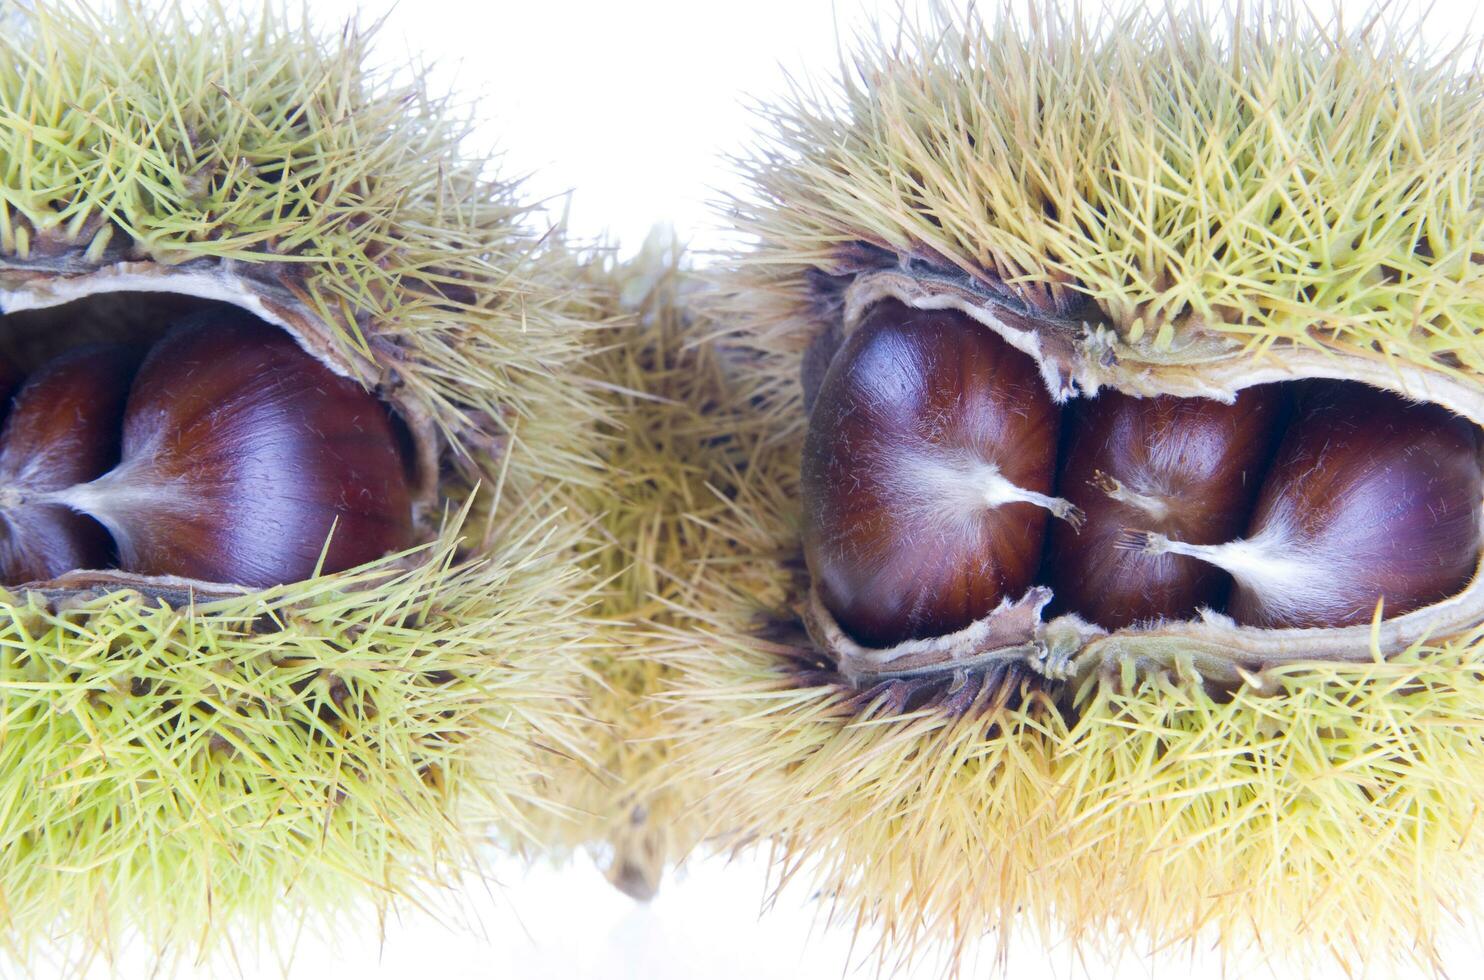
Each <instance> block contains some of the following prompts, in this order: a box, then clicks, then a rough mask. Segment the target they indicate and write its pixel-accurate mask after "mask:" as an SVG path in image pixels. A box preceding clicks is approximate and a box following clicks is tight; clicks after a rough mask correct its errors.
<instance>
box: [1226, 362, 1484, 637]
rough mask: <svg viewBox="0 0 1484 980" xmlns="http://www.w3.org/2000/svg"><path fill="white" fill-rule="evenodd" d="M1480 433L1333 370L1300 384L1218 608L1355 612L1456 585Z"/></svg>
mask: <svg viewBox="0 0 1484 980" xmlns="http://www.w3.org/2000/svg"><path fill="white" fill-rule="evenodd" d="M1480 448H1481V447H1480V434H1479V429H1478V427H1477V426H1475V425H1474V424H1473V423H1472V422H1469V421H1468V420H1466V419H1463V418H1460V417H1459V416H1457V415H1454V414H1453V413H1451V412H1449V411H1447V410H1446V409H1444V408H1442V407H1440V406H1438V405H1432V404H1422V403H1415V402H1409V401H1406V400H1405V399H1403V398H1400V397H1399V396H1397V395H1394V394H1392V393H1390V392H1386V391H1381V390H1379V389H1377V388H1372V387H1370V386H1368V385H1364V384H1358V383H1353V382H1343V381H1320V382H1312V383H1310V384H1308V385H1306V386H1305V390H1304V392H1303V396H1302V398H1301V400H1300V406H1299V410H1298V412H1297V414H1296V416H1295V418H1294V420H1293V422H1292V424H1291V425H1290V426H1289V428H1288V431H1287V434H1286V435H1285V437H1284V439H1283V442H1282V444H1281V445H1280V446H1279V448H1278V451H1277V455H1276V457H1275V458H1274V460H1273V465H1272V467H1271V469H1270V470H1269V472H1268V476H1267V478H1266V480H1265V481H1264V483H1263V486H1262V490H1261V493H1260V495H1259V497H1258V501H1257V506H1256V509H1255V510H1254V512H1253V515H1252V520H1251V522H1250V525H1249V527H1248V531H1247V535H1246V538H1247V542H1248V543H1260V544H1261V545H1262V546H1263V548H1264V551H1265V553H1266V555H1267V558H1268V565H1267V566H1265V567H1261V568H1259V569H1258V570H1257V571H1253V572H1248V573H1243V572H1242V571H1237V570H1235V569H1234V571H1236V577H1237V582H1236V585H1235V587H1234V588H1233V590H1232V595H1231V600H1230V603H1229V606H1228V611H1229V613H1230V615H1231V616H1232V618H1233V619H1235V620H1236V621H1237V622H1239V623H1243V624H1247V625H1253V626H1263V627H1270V628H1276V627H1335V626H1348V625H1354V624H1357V623H1365V622H1369V621H1370V619H1371V617H1372V616H1373V615H1374V614H1375V611H1376V604H1377V601H1378V600H1381V599H1383V598H1384V613H1383V614H1384V615H1385V616H1387V617H1391V616H1398V615H1401V614H1403V613H1406V612H1410V611H1411V610H1413V609H1417V608H1420V607H1422V606H1425V605H1429V604H1431V603H1433V602H1437V601H1439V600H1441V599H1444V598H1446V597H1447V596H1449V595H1452V594H1454V593H1456V592H1458V591H1459V590H1460V589H1462V588H1463V586H1464V585H1466V584H1467V583H1468V581H1469V579H1470V578H1471V577H1472V575H1473V574H1474V571H1475V569H1476V568H1477V566H1478V562H1479V547H1480V492H1481V487H1484V471H1481V465H1480Z"/></svg>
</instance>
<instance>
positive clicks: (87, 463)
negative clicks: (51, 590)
mask: <svg viewBox="0 0 1484 980" xmlns="http://www.w3.org/2000/svg"><path fill="white" fill-rule="evenodd" d="M139 359H140V351H139V350H137V349H136V348H133V347H127V346H122V345H106V346H91V347H80V348H76V349H74V350H71V351H68V352H67V353H65V354H62V355H61V356H59V357H57V358H55V359H53V360H52V361H50V362H48V363H47V364H45V365H43V366H42V367H41V368H40V369H39V370H38V371H37V372H36V373H35V374H33V375H32V376H31V377H30V378H29V379H28V380H27V381H26V382H25V384H24V385H23V386H22V387H21V388H20V390H19V391H18V392H17V393H16V396H15V401H14V404H13V405H12V406H11V410H10V414H9V416H8V417H7V418H6V420H5V425H4V428H3V429H0V576H3V579H4V581H6V582H10V583H19V582H31V581H39V580H43V579H51V578H55V577H57V576H58V575H61V574H63V573H65V572H69V571H72V570H73V569H78V568H102V567H104V566H106V565H107V564H108V563H109V562H110V561H111V560H112V553H113V546H112V542H110V541H109V538H108V534H107V532H105V531H104V530H103V528H102V527H101V526H99V524H98V522H97V521H95V520H93V519H92V518H90V517H86V516H84V515H82V514H79V513H76V512H75V511H73V510H71V509H69V508H68V507H67V506H66V505H64V504H63V503H60V502H58V501H57V500H56V499H55V494H56V492H57V491H60V490H64V489H65V488H67V487H71V486H73V485H74V484H77V483H81V482H84V481H86V480H91V479H93V478H95V477H97V476H99V475H101V474H103V473H104V472H106V471H107V470H108V469H109V467H111V466H113V465H114V464H115V463H117V462H118V460H119V437H120V419H121V418H122V416H123V408H124V402H125V400H126V399H127V397H128V394H129V383H130V380H131V379H132V378H133V377H134V372H135V369H136V368H137V367H138V366H139Z"/></svg>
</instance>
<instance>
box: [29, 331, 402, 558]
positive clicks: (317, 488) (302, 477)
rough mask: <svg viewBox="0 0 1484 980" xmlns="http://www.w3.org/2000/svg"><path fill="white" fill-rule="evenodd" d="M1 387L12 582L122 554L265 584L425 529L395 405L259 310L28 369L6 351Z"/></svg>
mask: <svg viewBox="0 0 1484 980" xmlns="http://www.w3.org/2000/svg"><path fill="white" fill-rule="evenodd" d="M0 403H3V405H4V412H5V415H4V423H3V428H0V578H3V580H4V582H6V583H9V584H16V583H23V582H35V581H45V580H50V579H53V578H56V577H57V576H59V575H62V574H64V573H66V572H69V571H73V570H78V569H103V568H110V567H117V568H120V569H122V570H124V571H127V572H134V573H138V574H141V575H169V576H181V577H184V578H190V579H196V580H202V581H207V582H213V583H230V584H235V585H242V586H249V587H265V586H270V585H276V584H280V583H285V582H294V581H299V580H302V579H305V578H308V577H310V576H312V575H313V574H314V573H315V571H316V569H319V570H321V571H323V572H325V573H329V572H335V571H342V570H344V569H347V568H351V567H354V566H356V565H360V564H363V563H365V562H367V561H371V560H373V559H376V558H379V557H381V556H383V555H386V554H388V553H390V552H393V551H396V550H399V549H402V548H405V547H407V546H409V545H410V544H411V543H412V542H411V538H412V503H411V501H412V490H411V482H412V481H411V474H410V473H409V464H408V460H407V458H406V455H407V454H406V451H405V449H404V448H403V447H404V443H403V441H402V439H401V432H400V431H399V430H398V428H397V425H398V423H397V421H396V420H395V418H394V417H393V416H392V414H391V412H390V411H389V409H388V408H387V407H386V406H385V405H383V404H382V403H381V402H380V401H378V400H377V399H376V398H375V397H374V396H373V395H371V394H370V393H368V392H367V391H365V390H364V389H363V388H361V387H360V386H359V385H357V384H355V383H354V382H352V381H350V380H348V379H346V378H343V377H340V376H339V375H336V374H335V373H334V372H332V371H331V370H330V369H329V368H327V367H326V366H325V365H323V364H321V363H320V362H319V361H318V360H316V359H315V358H314V357H313V356H311V355H310V354H309V353H307V352H306V351H305V350H304V349H303V348H301V347H300V346H299V344H298V343H297V342H296V341H295V340H294V339H293V338H292V337H290V336H289V335H288V334H287V333H285V332H284V331H282V330H279V329H278V328H276V327H273V326H271V325H269V324H267V323H265V322H263V321H261V320H258V319H257V318H255V317H252V316H250V315H248V314H246V313H234V312H228V311H217V310H212V311H209V312H204V313H197V314H193V315H190V316H187V317H184V318H182V319H181V320H179V321H178V322H176V323H174V324H173V325H171V326H170V327H169V329H168V330H166V332H165V333H164V335H163V336H162V337H161V338H160V339H159V340H158V341H156V342H155V343H153V344H151V345H149V346H148V347H140V346H133V345H124V344H92V345H88V346H82V347H75V348H72V349H70V350H67V351H66V352H64V353H62V354H60V355H58V356H56V357H54V358H52V359H51V360H49V361H47V362H46V363H44V364H42V365H41V366H39V367H38V368H36V369H35V370H34V371H33V372H32V373H31V374H30V375H29V376H27V377H25V378H22V377H21V372H20V371H19V370H17V369H16V367H15V365H14V364H13V363H12V362H10V361H8V360H5V359H3V358H0ZM332 531H333V533H332ZM327 543H328V544H327ZM322 559H323V561H322V563H321V560H322Z"/></svg>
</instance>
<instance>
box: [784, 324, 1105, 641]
mask: <svg viewBox="0 0 1484 980" xmlns="http://www.w3.org/2000/svg"><path fill="white" fill-rule="evenodd" d="M1059 425H1060V411H1059V409H1058V408H1057V406H1056V405H1055V404H1054V403H1053V402H1052V400H1051V397H1050V395H1049V394H1048V392H1047V390H1046V388H1045V386H1044V384H1043V383H1042V381H1041V378H1040V374H1039V372H1038V371H1037V369H1036V365H1035V363H1034V362H1033V361H1032V360H1031V358H1030V357H1028V356H1027V355H1025V354H1023V353H1021V352H1020V351H1017V350H1015V349H1014V348H1013V347H1011V346H1010V345H1009V344H1008V343H1006V342H1005V341H1004V340H1003V339H1001V338H1000V337H999V335H998V334H996V333H994V332H993V331H992V330H990V329H989V328H987V327H985V326H983V325H982V324H980V323H978V322H976V321H975V320H973V319H972V318H970V317H969V316H967V315H966V314H964V313H961V312H958V311H955V310H916V309H911V308H909V307H907V306H906V305H905V304H903V303H901V302H898V301H896V300H888V301H883V302H880V303H878V304H877V305H876V306H875V307H874V308H873V309H872V310H871V311H870V312H868V313H867V315H866V316H865V317H864V319H863V320H862V321H861V323H860V324H859V325H858V327H857V329H856V330H855V332H854V333H852V334H851V335H850V336H849V337H848V338H847V339H846V341H845V343H844V344H843V345H842V346H841V348H840V350H839V351H838V352H837V353H836V354H835V357H834V358H833V360H832V361H831V363H830V366H829V368H828V370H827V371H826V372H825V375H824V379H823V381H822V382H821V384H820V387H819V392H818V395H817V397H816V400H815V403H814V407H813V410H812V412H811V414H810V418H809V428H808V432H807V434H806V436H805V442H804V454H803V471H802V477H803V505H804V535H803V537H804V557H805V560H806V562H807V563H808V566H809V570H810V572H811V574H812V576H813V580H814V583H815V587H816V589H817V590H818V594H819V597H820V600H821V601H822V602H823V604H824V606H825V608H827V609H828V610H829V611H830V613H831V614H832V615H833V616H834V617H835V619H836V621H837V622H838V623H839V624H840V626H841V627H842V628H843V629H844V630H846V631H847V632H848V633H850V634H851V635H852V636H854V637H855V639H856V640H857V641H859V642H860V643H862V644H866V645H868V646H876V647H885V646H890V645H892V644H896V643H899V642H902V641H904V640H909V639H915V638H924V637H931V636H939V635H942V634H945V633H950V632H953V631H956V630H959V629H962V628H964V627H966V626H968V625H969V624H970V623H972V622H973V621H974V620H976V619H979V618H981V617H983V616H984V615H986V614H987V613H989V612H990V611H991V610H992V609H994V607H995V606H996V605H997V604H999V602H1000V601H1001V600H1003V599H1005V598H1019V597H1020V595H1021V594H1022V593H1024V592H1025V590H1026V589H1027V588H1028V587H1029V586H1030V585H1031V582H1032V579H1033V577H1034V576H1035V574H1036V572H1037V570H1038V569H1039V566H1040V561H1041V549H1042V544H1043V541H1044V538H1045V530H1046V519H1047V517H1046V515H1047V513H1048V512H1050V513H1052V514H1055V515H1056V516H1058V517H1061V518H1063V519H1066V520H1069V521H1076V520H1079V519H1080V515H1079V514H1078V512H1077V510H1076V508H1075V507H1074V506H1072V505H1071V504H1070V503H1068V502H1067V501H1065V500H1061V499H1059V498H1055V497H1051V496H1049V494H1050V491H1051V484H1052V479H1053V476H1054V474H1055V468H1056V446H1057V438H1058V428H1059Z"/></svg>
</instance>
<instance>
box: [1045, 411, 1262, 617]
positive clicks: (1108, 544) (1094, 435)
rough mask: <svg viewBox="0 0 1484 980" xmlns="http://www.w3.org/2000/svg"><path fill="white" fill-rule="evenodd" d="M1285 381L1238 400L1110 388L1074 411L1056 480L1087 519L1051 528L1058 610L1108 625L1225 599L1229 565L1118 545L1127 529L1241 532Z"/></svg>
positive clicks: (1185, 536) (1207, 536) (1208, 540)
mask: <svg viewBox="0 0 1484 980" xmlns="http://www.w3.org/2000/svg"><path fill="white" fill-rule="evenodd" d="M1285 401H1286V399H1285V398H1284V397H1283V394H1282V389H1281V386H1279V385H1271V384H1270V385H1259V386H1256V387H1253V388H1248V389H1246V390H1244V391H1242V392H1241V393H1240V394H1239V395H1238V397H1237V398H1236V400H1235V401H1234V402H1233V403H1231V404H1224V403H1222V402H1218V401H1215V400H1212V399H1208V398H1176V397H1173V396H1169V395H1164V396H1160V397H1154V398H1135V397H1133V396H1131V395H1125V394H1123V393H1121V392H1118V391H1104V392H1103V393H1101V394H1099V395H1098V397H1097V398H1096V399H1094V400H1092V401H1089V402H1085V403H1082V404H1081V405H1079V406H1078V407H1077V408H1076V409H1075V410H1074V412H1072V413H1071V414H1070V415H1069V419H1068V425H1067V430H1068V433H1069V435H1068V439H1067V447H1066V449H1065V450H1064V452H1063V463H1062V468H1061V474H1060V477H1059V479H1058V483H1057V489H1058V490H1059V492H1060V493H1062V494H1063V495H1064V496H1065V497H1066V498H1067V499H1068V500H1070V501H1071V502H1072V503H1074V504H1076V505H1077V506H1078V507H1080V508H1081V509H1082V511H1083V512H1084V513H1085V514H1086V515H1087V523H1086V526H1084V527H1083V528H1081V529H1080V530H1079V529H1074V528H1072V527H1071V526H1070V525H1067V524H1058V525H1056V526H1055V527H1053V528H1052V529H1051V547H1050V560H1049V562H1048V566H1047V575H1048V578H1049V582H1050V585H1051V586H1052V588H1053V590H1054V591H1055V593H1056V603H1057V607H1058V608H1059V609H1064V610H1067V611H1073V612H1076V613H1078V614H1080V615H1081V616H1083V617H1084V618H1085V619H1087V620H1089V621H1091V622H1094V623H1097V624H1098V625H1099V626H1103V627H1105V628H1107V629H1121V628H1122V627H1125V626H1130V625H1132V624H1134V623H1136V622H1147V621H1153V620H1160V619H1184V618H1187V617H1189V616H1190V615H1191V614H1193V613H1194V612H1195V611H1196V610H1197V609H1198V608H1200V607H1201V606H1212V605H1215V604H1217V603H1219V602H1220V601H1221V599H1222V598H1223V596H1224V594H1225V592H1226V588H1227V585H1228V581H1229V580H1228V578H1227V576H1226V574H1225V573H1224V572H1222V571H1221V570H1220V569H1218V568H1217V567H1215V566H1214V565H1210V564H1206V563H1204V562H1201V561H1199V560H1197V559H1195V558H1191V557H1188V556H1185V555H1175V554H1169V553H1165V554H1158V555H1154V554H1147V553H1139V552H1132V551H1126V550H1123V549H1120V548H1116V547H1114V544H1115V542H1116V541H1117V540H1118V539H1119V537H1120V535H1121V533H1122V532H1123V530H1124V529H1127V528H1135V529H1139V530H1146V531H1157V532H1159V533H1161V534H1165V535H1168V536H1169V537H1172V538H1175V539H1177V540H1179V541H1183V542H1187V543H1189V544H1221V543H1222V542H1224V541H1230V540H1231V539H1232V538H1235V537H1238V536H1239V535H1241V534H1242V532H1243V531H1244V530H1245V529H1246V527H1247V519H1248V517H1249V516H1250V514H1251V512H1252V506H1253V503H1254V501H1255V500H1256V497H1257V491H1258V486H1259V483H1260V481H1261V479H1262V476H1263V473H1264V472H1265V471H1266V469H1267V466H1268V461H1269V460H1270V459H1271V458H1272V453H1273V448H1274V446H1275V444H1276V443H1277V440H1278V436H1279V435H1280V434H1281V429H1280V425H1279V422H1280V417H1281V415H1282V408H1283V405H1284V403H1285Z"/></svg>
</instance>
